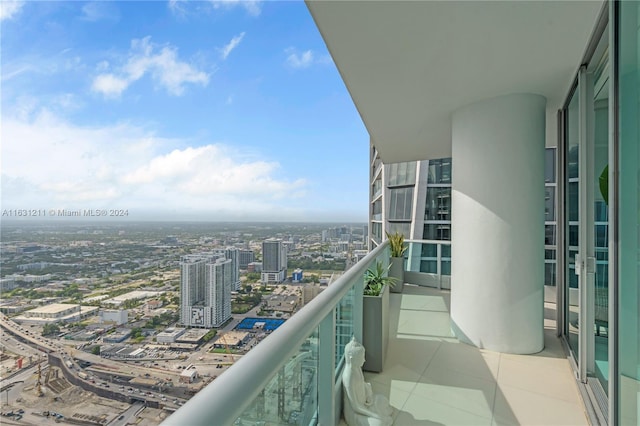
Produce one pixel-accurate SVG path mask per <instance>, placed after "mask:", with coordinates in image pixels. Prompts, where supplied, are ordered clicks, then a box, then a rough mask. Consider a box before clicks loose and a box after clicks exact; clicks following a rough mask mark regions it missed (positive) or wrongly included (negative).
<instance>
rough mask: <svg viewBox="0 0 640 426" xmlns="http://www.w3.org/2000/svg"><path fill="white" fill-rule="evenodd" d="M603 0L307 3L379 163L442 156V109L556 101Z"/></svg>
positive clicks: (445, 143)
mask: <svg viewBox="0 0 640 426" xmlns="http://www.w3.org/2000/svg"><path fill="white" fill-rule="evenodd" d="M602 5H603V3H602V1H496V2H485V1H464V2H463V1H460V2H459V1H406V2H405V1H403V2H399V1H323V0H307V6H308V8H309V10H310V11H311V14H312V16H313V18H314V19H315V22H316V24H317V26H318V28H319V30H320V33H321V34H322V36H323V38H324V40H325V43H326V44H327V47H328V49H329V51H330V53H331V55H332V57H333V60H334V62H335V64H336V66H337V68H338V70H339V72H340V74H341V75H342V78H343V80H344V82H345V84H346V86H347V89H348V90H349V92H350V94H351V97H352V98H353V101H354V102H355V105H356V107H357V108H358V111H359V112H360V115H361V116H362V119H363V121H364V123H365V125H366V127H367V130H368V131H369V134H370V136H371V138H372V140H373V142H374V144H375V145H376V147H377V148H378V150H379V152H380V155H381V156H382V158H383V161H385V162H386V163H392V162H398V161H406V160H419V159H428V158H440V157H448V156H450V155H451V113H452V112H453V111H455V110H456V109H458V108H459V107H461V106H464V105H467V104H470V103H473V102H475V101H478V100H482V99H487V98H491V97H495V96H500V95H505V94H511V93H524V92H526V93H535V94H541V95H543V96H545V97H546V98H547V101H548V104H547V110H548V111H552V110H554V109H557V108H559V107H560V106H561V103H562V101H563V99H564V97H565V96H566V94H567V91H568V89H569V87H570V84H571V81H572V79H573V78H574V76H575V74H576V72H577V69H578V66H579V65H580V63H581V61H582V58H583V56H584V53H585V50H586V47H587V44H588V41H589V37H590V35H591V33H592V31H593V28H594V27H595V24H596V21H597V18H598V15H599V12H600V10H601V9H602Z"/></svg>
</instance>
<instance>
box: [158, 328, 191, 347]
mask: <svg viewBox="0 0 640 426" xmlns="http://www.w3.org/2000/svg"><path fill="white" fill-rule="evenodd" d="M185 331H186V329H185V328H173V327H171V328H167V329H166V330H164V331H162V332H160V333H158V335H157V336H156V342H157V343H160V344H163V345H169V344H171V343H175V341H176V339H177V338H178V337H180V336H181V335H182V333H184V332H185Z"/></svg>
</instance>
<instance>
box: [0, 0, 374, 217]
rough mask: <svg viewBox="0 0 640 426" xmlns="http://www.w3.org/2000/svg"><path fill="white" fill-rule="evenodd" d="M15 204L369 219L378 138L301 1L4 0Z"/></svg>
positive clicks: (5, 128) (5, 195) (8, 204)
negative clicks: (372, 156)
mask: <svg viewBox="0 0 640 426" xmlns="http://www.w3.org/2000/svg"><path fill="white" fill-rule="evenodd" d="M0 19H1V24H2V27H1V31H2V34H1V43H2V58H1V61H2V63H1V65H2V75H1V82H2V115H1V120H2V209H46V210H49V209H128V210H129V215H130V216H129V219H131V220H148V219H163V220H218V221H242V220H247V221H252V220H263V221H274V220H275V221H358V222H364V221H366V219H367V205H368V204H367V199H368V189H367V188H368V161H369V158H368V144H369V141H368V134H367V132H366V129H365V128H364V125H363V123H362V121H361V119H360V117H359V115H358V113H357V111H356V109H355V107H354V105H353V102H352V101H351V99H350V97H349V94H348V92H347V90H346V88H345V87H344V84H343V82H342V80H341V78H340V76H339V74H338V72H337V70H336V68H335V66H334V64H333V62H332V61H331V58H330V56H329V54H328V51H327V50H326V47H325V45H324V42H323V41H322V38H321V37H320V34H319V33H318V30H317V28H316V26H315V24H314V23H313V20H312V18H311V16H310V14H309V12H308V10H307V8H306V6H305V4H304V3H303V2H302V1H296V2H260V1H221V2H217V1H202V2H186V1H175V0H172V1H168V2H160V1H153V2H125V1H120V2H102V1H100V2H77V1H68V2H5V1H3V2H2V6H1V13H0Z"/></svg>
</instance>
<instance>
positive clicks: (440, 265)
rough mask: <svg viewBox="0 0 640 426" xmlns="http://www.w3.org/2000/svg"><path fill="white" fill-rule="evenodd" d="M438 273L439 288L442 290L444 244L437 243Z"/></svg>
mask: <svg viewBox="0 0 640 426" xmlns="http://www.w3.org/2000/svg"><path fill="white" fill-rule="evenodd" d="M436 259H437V260H436V273H437V274H438V290H442V244H440V243H438V244H437V245H436Z"/></svg>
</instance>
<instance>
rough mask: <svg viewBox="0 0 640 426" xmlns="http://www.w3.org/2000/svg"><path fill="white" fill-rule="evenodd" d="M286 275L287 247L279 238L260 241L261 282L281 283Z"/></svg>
mask: <svg viewBox="0 0 640 426" xmlns="http://www.w3.org/2000/svg"><path fill="white" fill-rule="evenodd" d="M286 277H287V248H286V246H285V245H284V244H283V243H282V241H281V240H276V239H273V238H270V239H268V240H265V241H263V242H262V282H263V283H264V284H274V283H281V282H282V281H284V280H285V278H286Z"/></svg>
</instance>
